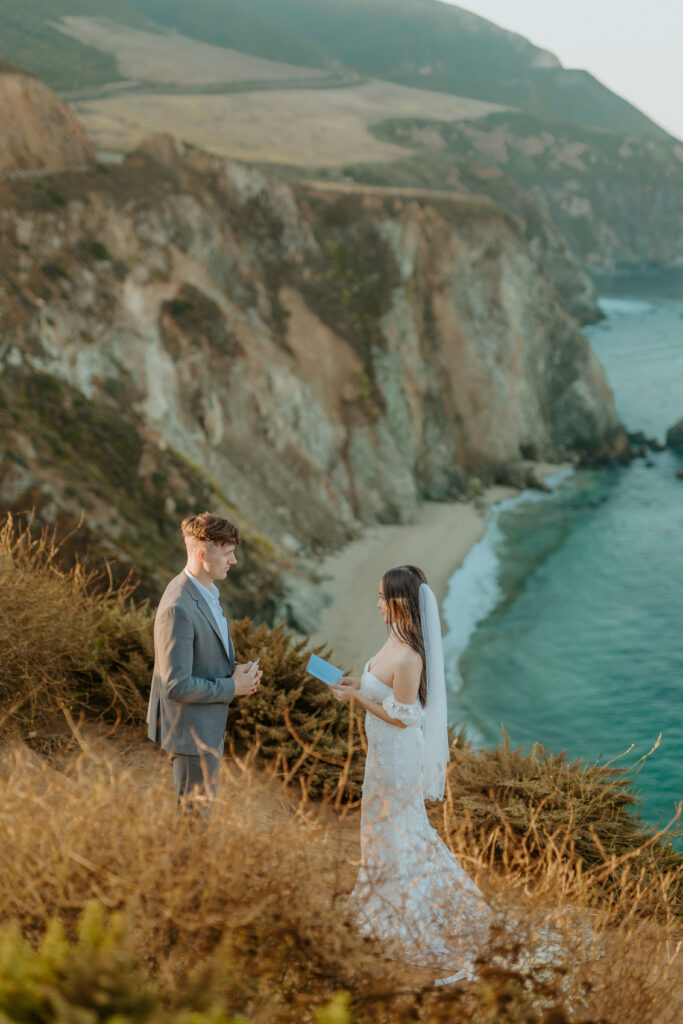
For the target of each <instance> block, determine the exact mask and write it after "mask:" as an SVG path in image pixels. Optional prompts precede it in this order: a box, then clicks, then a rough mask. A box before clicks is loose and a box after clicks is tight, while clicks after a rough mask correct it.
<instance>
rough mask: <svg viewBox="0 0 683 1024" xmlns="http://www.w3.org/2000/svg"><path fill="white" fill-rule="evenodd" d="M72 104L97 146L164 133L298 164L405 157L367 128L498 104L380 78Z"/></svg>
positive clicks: (226, 151)
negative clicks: (353, 82)
mask: <svg viewBox="0 0 683 1024" xmlns="http://www.w3.org/2000/svg"><path fill="white" fill-rule="evenodd" d="M72 107H73V110H74V112H75V113H76V115H77V117H78V118H79V120H80V121H81V123H82V124H83V125H84V127H85V128H86V130H87V132H88V134H89V135H90V137H91V138H92V139H93V141H94V142H95V144H96V146H97V147H98V148H99V149H114V150H129V149H132V148H133V147H134V146H136V145H137V144H138V143H139V141H140V138H141V137H142V136H143V135H147V134H149V133H150V132H169V133H170V134H172V135H174V136H176V137H177V138H179V139H182V140H183V141H184V142H189V143H191V144H192V145H194V146H199V147H200V148H201V149H205V150H207V151H208V152H210V153H217V154H218V155H219V156H226V157H231V158H233V159H235V160H257V161H265V162H269V163H283V164H290V165H293V166H296V167H337V166H342V165H345V164H351V163H362V162H365V161H378V162H387V161H391V160H401V159H404V158H405V157H406V155H408V154H409V153H410V152H411V150H410V149H406V148H404V147H402V146H397V145H394V144H393V143H390V142H381V141H380V140H378V139H376V138H375V137H374V136H373V135H372V134H371V132H370V130H369V129H370V127H371V126H372V125H374V124H376V123H378V122H379V121H382V120H385V119H386V118H391V117H433V118H435V119H438V120H443V121H459V120H463V119H469V118H477V117H485V116H486V115H487V114H490V113H492V112H494V111H495V110H500V109H501V108H500V107H498V106H496V105H495V104H492V103H485V102H483V101H480V100H472V99H467V98H465V97H461V96H449V95H446V94H445V93H435V92H429V91H428V90H426V89H411V88H408V87H407V86H403V85H394V84H393V83H390V82H380V81H370V82H366V83H363V84H360V85H354V86H344V87H343V88H338V89H335V88H320V89H313V88H306V89H279V90H278V89H269V90H267V91H264V92H258V91H256V92H240V93H233V94H226V95H210V96H207V95H198V96H192V95H160V94H146V93H137V94H135V93H131V94H129V95H126V96H116V97H113V96H112V97H106V98H103V99H93V100H83V101H77V102H74V103H73V104H72Z"/></svg>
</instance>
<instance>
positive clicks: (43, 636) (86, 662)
mask: <svg viewBox="0 0 683 1024" xmlns="http://www.w3.org/2000/svg"><path fill="white" fill-rule="evenodd" d="M60 546H61V545H60V543H59V542H58V541H57V539H56V537H55V535H54V533H53V532H51V531H49V530H42V531H41V532H40V533H39V534H37V535H36V534H34V533H33V532H32V531H31V529H30V528H29V527H24V528H21V527H20V526H18V525H17V524H16V523H15V521H14V520H13V518H12V517H11V516H8V517H7V519H6V521H5V522H4V524H3V525H2V526H1V527H0V608H1V609H2V614H1V615H0V649H1V650H2V657H1V658H0V734H2V733H5V734H6V733H8V732H11V731H13V730H17V729H20V730H21V731H22V732H23V733H24V734H26V732H27V731H29V730H31V729H39V728H41V727H42V726H44V725H45V723H46V722H48V721H50V720H51V719H54V715H55V711H56V710H58V709H59V706H60V705H65V706H67V707H68V708H71V709H84V710H87V711H88V712H89V713H90V714H94V715H105V716H106V715H109V716H111V717H116V716H120V717H122V718H123V719H125V720H127V721H140V720H141V718H144V713H145V700H144V697H143V693H144V691H145V690H146V689H147V687H148V685H149V667H150V664H151V632H150V617H149V612H148V611H147V609H146V608H145V607H144V606H142V607H136V606H135V605H134V604H133V603H132V601H131V595H132V589H133V588H132V587H131V586H130V585H129V584H127V583H123V584H121V585H119V586H118V587H115V586H114V585H113V583H112V582H111V579H109V578H108V577H107V576H106V573H104V572H102V573H97V572H94V571H91V570H86V569H85V568H84V567H83V566H82V565H80V564H78V563H77V564H76V565H75V566H72V567H71V568H64V567H63V565H62V564H61V562H60Z"/></svg>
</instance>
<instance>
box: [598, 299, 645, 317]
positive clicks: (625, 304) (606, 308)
mask: <svg viewBox="0 0 683 1024" xmlns="http://www.w3.org/2000/svg"><path fill="white" fill-rule="evenodd" d="M598 306H599V307H600V309H601V310H602V311H603V313H604V314H605V315H606V316H632V315H634V314H642V313H650V312H652V310H653V309H654V306H653V305H652V303H650V302H643V301H641V300H639V299H606V298H604V299H600V298H599V299H598Z"/></svg>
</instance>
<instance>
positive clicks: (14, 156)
mask: <svg viewBox="0 0 683 1024" xmlns="http://www.w3.org/2000/svg"><path fill="white" fill-rule="evenodd" d="M9 67H10V66H9V65H7V64H0V126H2V127H1V128H0V175H2V174H11V173H16V172H17V171H62V170H72V169H76V168H83V167H88V166H90V165H92V164H94V163H95V159H96V157H95V150H94V149H93V146H92V144H91V143H90V141H89V139H88V137H87V136H86V134H85V132H84V131H83V129H82V128H81V126H80V125H79V123H78V121H77V120H76V118H75V117H74V115H73V114H72V113H71V111H70V110H69V108H68V107H66V106H65V105H64V104H63V103H62V102H61V100H59V99H58V98H57V97H56V96H55V94H54V93H53V92H52V91H51V90H50V89H48V88H47V86H45V85H43V83H42V82H39V81H38V79H36V78H33V77H32V76H31V75H28V74H25V73H23V72H21V71H19V70H17V71H16V72H15V71H11V70H8V68H9Z"/></svg>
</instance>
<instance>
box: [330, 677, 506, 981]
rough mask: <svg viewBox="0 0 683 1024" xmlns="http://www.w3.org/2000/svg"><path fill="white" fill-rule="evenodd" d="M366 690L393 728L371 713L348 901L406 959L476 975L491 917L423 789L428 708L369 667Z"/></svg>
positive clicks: (363, 923) (364, 927)
mask: <svg viewBox="0 0 683 1024" xmlns="http://www.w3.org/2000/svg"><path fill="white" fill-rule="evenodd" d="M361 693H362V694H364V695H365V696H367V697H369V698H370V699H371V700H374V701H377V702H379V703H381V704H382V705H383V707H384V708H385V710H386V711H387V713H388V714H389V715H391V717H392V718H396V719H398V720H399V721H401V722H403V723H404V725H405V726H406V728H405V729H400V728H397V727H396V726H395V725H390V724H389V723H387V722H384V721H382V720H381V719H380V718H377V716H376V715H373V714H371V713H370V712H368V713H367V715H366V719H365V731H366V735H367V739H368V753H367V760H366V764H365V778H364V781H363V800H362V805H361V866H360V872H359V875H358V880H357V882H356V885H355V887H354V889H353V892H352V894H351V896H350V900H349V905H350V907H351V909H352V911H353V913H354V915H355V917H356V919H357V921H358V924H359V927H360V929H361V931H362V932H363V933H365V934H371V935H374V936H376V937H377V938H380V939H382V940H384V941H387V942H389V943H391V944H392V945H393V946H394V948H395V949H396V950H397V954H398V955H399V956H400V958H401V959H403V960H405V961H406V962H407V963H412V964H416V965H420V966H429V967H435V968H439V969H443V970H453V971H458V972H462V975H463V977H472V976H473V973H474V962H475V960H476V958H477V956H478V955H479V953H480V952H481V951H482V950H483V949H484V948H485V946H486V944H487V942H488V937H489V927H490V924H491V921H492V919H493V915H492V913H491V910H490V908H489V907H488V905H487V904H486V902H485V900H484V897H483V896H482V894H481V892H480V891H479V889H478V888H477V886H476V885H475V884H474V882H473V881H472V880H471V879H470V877H469V876H468V875H467V874H466V872H465V871H464V870H463V869H462V868H461V867H460V865H459V864H458V862H457V860H456V859H455V858H454V857H453V855H452V853H451V852H450V850H449V849H448V847H447V846H446V845H445V843H444V842H443V841H442V840H441V838H440V836H439V835H438V833H437V832H436V830H435V829H433V828H432V826H431V825H430V824H429V819H428V817H427V812H426V809H425V804H424V797H423V791H422V760H423V743H424V740H423V734H422V719H423V715H424V712H423V709H422V707H421V705H420V703H419V702H418V701H416V702H415V704H401V703H400V702H399V701H397V700H395V698H394V693H393V690H392V689H391V687H389V686H387V685H386V684H385V683H383V682H382V681H381V680H379V679H377V677H376V676H374V675H373V674H372V673H371V672H369V671H368V669H367V666H366V669H365V672H364V673H363V677H362V680H361Z"/></svg>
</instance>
